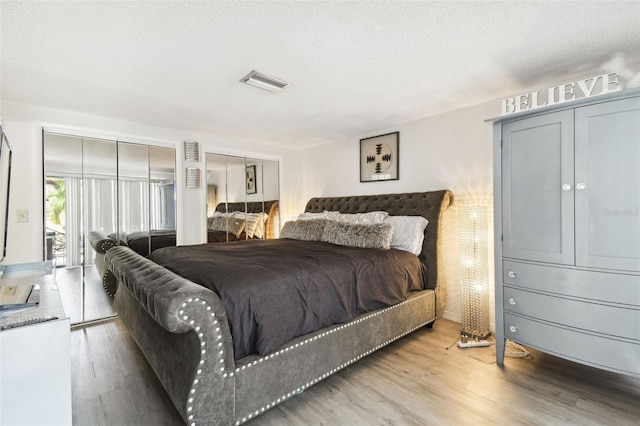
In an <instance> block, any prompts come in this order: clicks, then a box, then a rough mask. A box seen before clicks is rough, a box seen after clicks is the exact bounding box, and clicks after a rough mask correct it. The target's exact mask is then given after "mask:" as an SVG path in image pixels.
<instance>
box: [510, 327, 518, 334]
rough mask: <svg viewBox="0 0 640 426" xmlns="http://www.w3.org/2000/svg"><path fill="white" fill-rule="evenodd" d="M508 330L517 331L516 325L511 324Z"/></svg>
mask: <svg viewBox="0 0 640 426" xmlns="http://www.w3.org/2000/svg"><path fill="white" fill-rule="evenodd" d="M509 331H511V332H512V333H517V332H518V327H516V326H515V325H512V326H511V327H509Z"/></svg>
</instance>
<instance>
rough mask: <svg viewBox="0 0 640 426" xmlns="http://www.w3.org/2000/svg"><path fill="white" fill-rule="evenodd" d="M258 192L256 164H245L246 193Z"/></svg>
mask: <svg viewBox="0 0 640 426" xmlns="http://www.w3.org/2000/svg"><path fill="white" fill-rule="evenodd" d="M257 192H258V183H257V181H256V166H255V164H254V165H252V166H247V194H255V193H257Z"/></svg>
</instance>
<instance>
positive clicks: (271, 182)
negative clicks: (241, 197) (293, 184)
mask: <svg viewBox="0 0 640 426" xmlns="http://www.w3.org/2000/svg"><path fill="white" fill-rule="evenodd" d="M261 187H262V193H263V197H264V201H265V211H266V209H267V208H269V206H271V205H272V204H273V203H271V202H272V201H275V202H277V205H276V207H275V209H276V210H275V212H273V213H274V214H273V215H271V217H270V218H269V220H271V221H273V224H272V226H271V229H273V235H272V236H268V237H272V238H278V237H279V236H280V213H279V200H280V174H279V163H278V161H277V160H262V184H261Z"/></svg>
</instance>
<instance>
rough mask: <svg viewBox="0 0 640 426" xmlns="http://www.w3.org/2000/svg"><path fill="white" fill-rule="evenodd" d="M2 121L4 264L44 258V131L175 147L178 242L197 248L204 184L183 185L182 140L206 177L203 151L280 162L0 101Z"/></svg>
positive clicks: (220, 143) (266, 152) (223, 142)
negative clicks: (195, 148)
mask: <svg viewBox="0 0 640 426" xmlns="http://www.w3.org/2000/svg"><path fill="white" fill-rule="evenodd" d="M1 110H2V122H3V125H4V128H5V131H6V133H7V136H8V138H9V142H10V144H11V148H12V150H13V153H14V154H13V167H12V176H11V180H12V187H11V194H10V201H9V202H10V212H9V229H8V234H7V236H8V247H7V264H17V263H28V262H38V261H41V260H42V258H43V244H44V243H43V194H42V190H43V177H42V128H43V126H44V127H45V128H49V129H58V130H60V131H68V132H67V133H69V134H79V135H83V136H91V137H102V138H110V139H118V140H125V141H130V142H142V143H149V144H154V145H162V146H168V147H174V148H176V158H177V173H176V175H177V176H176V178H177V185H178V212H177V213H178V218H177V228H178V243H179V244H196V243H201V242H204V241H205V237H206V234H205V232H206V231H205V223H206V219H205V218H206V196H205V190H206V185H201V188H199V189H186V188H185V187H184V169H185V167H186V166H187V164H186V163H185V162H184V160H183V159H184V154H183V146H182V141H184V140H196V141H199V142H200V144H201V150H202V155H201V161H200V163H193V162H190V163H189V164H188V166H189V167H194V166H198V167H200V169H201V170H202V173H203V174H202V180H203V182H204V181H205V180H204V178H205V174H204V165H205V161H204V152H207V151H208V152H220V153H225V154H235V155H243V156H244V155H246V156H250V157H254V158H265V159H272V160H280V158H281V155H280V154H279V152H278V151H277V150H274V149H273V148H272V147H268V146H264V145H260V144H256V143H251V142H248V141H238V140H234V139H232V138H225V137H220V136H216V135H213V134H210V133H204V132H197V131H189V130H180V129H171V128H163V127H157V126H148V125H144V124H139V123H132V122H127V121H122V120H117V119H113V118H108V117H101V116H95V115H90V114H84V113H78V112H72V111H65V110H60V109H53V108H46V107H41V106H34V105H25V104H18V103H13V102H6V101H3V102H2V108H1ZM18 209H27V210H28V211H29V222H25V223H18V222H16V210H18Z"/></svg>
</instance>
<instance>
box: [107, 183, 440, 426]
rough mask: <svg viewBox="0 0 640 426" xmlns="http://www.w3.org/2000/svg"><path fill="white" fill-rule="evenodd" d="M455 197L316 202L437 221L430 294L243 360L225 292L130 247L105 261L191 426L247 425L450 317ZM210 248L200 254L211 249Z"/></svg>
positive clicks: (426, 248) (428, 249) (425, 256)
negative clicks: (446, 230)
mask: <svg viewBox="0 0 640 426" xmlns="http://www.w3.org/2000/svg"><path fill="white" fill-rule="evenodd" d="M452 200H453V195H452V194H451V192H449V191H446V190H443V191H433V192H424V193H406V194H386V195H376V196H353V197H332V198H313V199H311V200H310V201H309V202H308V204H307V206H306V209H305V211H306V212H310V213H314V212H316V213H320V212H324V211H327V210H328V211H340V212H342V213H363V212H370V211H377V210H382V211H386V212H388V213H389V214H390V215H408V216H422V217H424V218H426V219H427V220H428V221H429V225H428V226H427V227H426V229H425V231H424V241H423V243H422V250H421V252H420V254H419V256H417V259H418V262H419V263H420V264H421V265H422V266H423V267H424V273H423V278H424V279H425V281H426V282H424V283H422V286H423V288H424V289H420V290H418V291H411V292H410V293H409V294H408V296H407V297H403V298H402V300H401V301H398V302H397V303H394V304H393V305H391V306H382V307H378V308H375V307H374V308H373V310H369V311H367V312H362V313H359V314H357V315H355V316H354V317H353V318H352V319H350V320H348V321H344V322H342V321H339V322H337V323H335V324H331V325H327V326H324V327H322V328H320V329H318V330H315V331H311V332H309V333H307V334H303V335H299V336H297V337H294V338H292V339H291V340H288V341H286V342H285V343H283V344H280V345H279V346H278V347H276V348H273V347H267V348H266V349H265V348H262V349H260V350H258V351H257V352H254V353H250V354H245V355H242V356H239V357H238V356H236V354H235V351H234V341H233V339H232V331H231V330H232V327H231V326H230V321H229V315H228V312H227V307H226V306H225V303H227V301H226V300H224V298H221V297H219V296H218V292H220V290H219V289H218V290H217V291H213V290H210V289H209V288H207V287H205V286H203V285H200V284H197V283H195V282H193V281H192V280H190V279H187V278H185V277H183V276H180V275H178V274H176V273H174V272H171V271H170V270H169V269H167V268H165V267H164V266H161V265H159V264H157V263H155V262H153V261H151V260H149V259H147V258H144V257H142V256H140V255H138V254H136V253H135V252H133V251H132V250H130V249H129V248H127V247H124V246H122V247H115V248H113V249H111V250H109V251H108V252H107V255H106V257H105V260H106V264H107V266H108V268H109V269H110V270H111V271H112V272H113V273H114V275H115V277H116V278H117V280H118V282H119V286H118V290H117V293H116V295H115V307H116V310H117V312H118V314H119V316H120V318H121V320H122V322H123V323H124V324H125V326H126V327H127V328H128V330H129V332H130V334H131V335H132V337H133V338H134V340H135V341H136V342H137V344H138V346H139V347H140V349H141V350H142V352H143V353H144V355H145V356H146V358H147V360H148V361H149V363H150V365H151V366H152V368H153V370H154V371H155V373H156V375H157V376H158V378H159V379H160V381H161V383H162V384H163V386H164V387H165V389H166V391H167V393H168V395H169V397H170V398H171V400H172V401H173V403H174V405H175V406H176V408H177V410H178V412H179V413H180V415H181V416H182V418H183V419H184V420H185V422H186V423H187V424H189V425H200V424H220V425H231V424H234V425H239V424H242V423H244V422H246V421H248V420H250V419H252V418H253V417H255V416H257V415H259V414H260V413H262V412H264V411H266V410H268V409H270V408H272V407H274V406H275V405H277V404H279V403H281V402H282V401H284V400H286V399H288V398H291V397H292V396H294V395H296V394H297V393H300V392H302V391H303V390H304V389H306V388H307V387H309V386H311V385H313V384H315V383H317V382H318V381H320V380H322V379H324V378H326V377H328V376H329V375H331V374H333V373H335V372H336V371H338V370H340V369H342V368H345V367H346V366H348V365H349V364H351V363H353V362H356V361H357V360H359V359H361V358H363V357H364V356H367V355H369V354H370V353H372V352H374V351H375V350H377V349H379V348H381V347H383V346H385V345H387V344H389V343H391V342H393V341H394V340H396V339H398V338H400V337H402V336H404V335H406V334H408V333H410V332H412V331H414V330H416V329H418V328H420V327H423V326H430V325H432V324H433V322H434V321H435V320H436V319H437V318H438V317H440V316H441V315H442V313H443V311H444V307H445V300H446V284H445V280H444V274H443V273H442V263H443V262H442V251H441V249H440V245H441V227H442V216H443V214H444V212H445V210H446V209H447V208H448V206H449V205H450V204H451V203H452ZM296 243H297V242H296ZM263 244H270V242H268V241H241V242H235V243H229V244H227V245H224V246H229V247H228V248H227V249H226V250H227V251H228V250H239V249H240V248H241V247H242V246H243V245H244V246H251V247H252V248H253V249H256V247H257V246H258V245H263ZM271 244H285V240H283V241H282V242H278V241H274V242H272V243H271ZM204 246H207V245H202V246H195V249H196V250H200V251H206V250H210V249H211V248H207V247H204ZM169 250H175V252H174V253H175V254H176V255H177V254H180V253H181V252H182V250H183V248H181V247H178V248H166V249H162V250H158V251H157V252H154V255H153V256H152V257H158V256H159V257H161V255H162V254H163V253H165V252H168V251H169ZM219 250H220V249H216V251H219ZM365 250H368V249H365ZM390 251H395V250H390ZM183 254H184V253H183ZM412 256H413V255H412ZM414 257H415V256H414ZM245 261H250V260H249V259H246V260H245ZM372 263H373V262H372ZM338 281H339V280H338ZM265 351H266V352H265ZM260 352H265V353H262V354H261V353H260Z"/></svg>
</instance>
